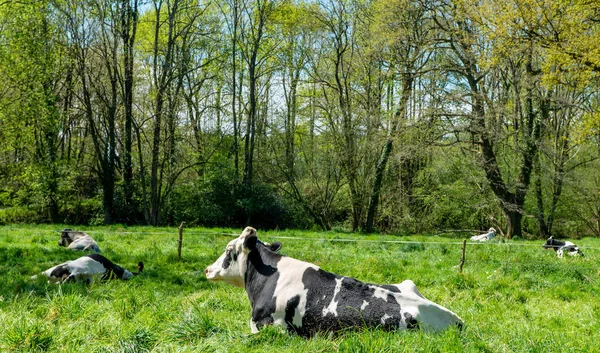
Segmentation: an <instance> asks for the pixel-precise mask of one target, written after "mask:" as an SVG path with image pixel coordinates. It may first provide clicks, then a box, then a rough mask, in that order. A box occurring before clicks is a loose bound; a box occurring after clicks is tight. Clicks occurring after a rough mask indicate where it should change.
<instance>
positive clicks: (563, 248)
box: [543, 237, 584, 258]
mask: <svg viewBox="0 0 600 353" xmlns="http://www.w3.org/2000/svg"><path fill="white" fill-rule="evenodd" d="M543 248H544V249H554V251H556V256H558V257H559V258H562V257H563V254H564V253H567V254H568V255H571V256H584V255H583V252H582V251H581V250H579V247H578V246H577V245H575V244H573V243H572V242H570V241H560V240H557V239H554V237H550V238H548V239H547V240H546V242H545V243H544V245H543Z"/></svg>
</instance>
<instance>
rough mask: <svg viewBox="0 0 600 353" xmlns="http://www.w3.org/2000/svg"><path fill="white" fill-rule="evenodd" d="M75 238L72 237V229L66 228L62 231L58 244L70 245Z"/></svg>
mask: <svg viewBox="0 0 600 353" xmlns="http://www.w3.org/2000/svg"><path fill="white" fill-rule="evenodd" d="M73 240H74V239H72V238H71V229H70V228H67V229H64V230H63V231H62V232H61V233H60V240H59V241H58V246H69V244H71V243H72V242H73Z"/></svg>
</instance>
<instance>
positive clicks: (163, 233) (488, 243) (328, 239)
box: [13, 228, 600, 250]
mask: <svg viewBox="0 0 600 353" xmlns="http://www.w3.org/2000/svg"><path fill="white" fill-rule="evenodd" d="M13 229H17V230H25V229H23V228H13ZM177 229H178V228H174V229H173V233H171V232H146V231H139V232H129V231H127V232H122V231H99V230H92V231H85V233H89V234H94V233H117V234H155V235H173V234H174V233H175V232H176V231H177ZM56 232H61V231H60V230H57V231H56ZM186 234H190V235H224V236H231V237H237V236H239V234H237V233H225V232H202V231H200V232H194V231H191V230H188V231H186ZM436 236H437V235H436ZM265 237H267V238H275V239H286V240H294V241H328V242H340V243H351V242H355V243H384V244H385V243H388V244H423V245H461V246H462V244H463V242H462V241H460V242H458V241H457V242H445V241H417V240H384V239H348V238H302V237H293V236H286V235H272V234H267V235H265ZM467 245H478V246H485V245H487V246H492V245H496V246H499V245H506V246H525V247H526V246H532V247H541V246H542V245H540V244H522V243H514V242H498V241H487V242H467ZM554 247H557V248H559V247H560V246H554ZM578 247H579V249H586V250H600V247H589V246H579V245H578Z"/></svg>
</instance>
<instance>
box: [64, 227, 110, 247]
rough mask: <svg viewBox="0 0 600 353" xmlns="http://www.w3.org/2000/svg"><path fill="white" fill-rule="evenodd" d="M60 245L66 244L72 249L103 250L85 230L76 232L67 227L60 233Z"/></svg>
mask: <svg viewBox="0 0 600 353" xmlns="http://www.w3.org/2000/svg"><path fill="white" fill-rule="evenodd" d="M58 245H59V246H66V247H68V248H69V249H71V250H89V251H92V252H101V251H100V248H99V247H98V243H96V241H95V240H94V239H92V237H90V236H89V235H87V234H86V233H84V232H76V231H72V230H71V229H68V228H67V229H65V230H63V231H62V232H61V234H60V240H59V241H58Z"/></svg>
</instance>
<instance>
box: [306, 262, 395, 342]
mask: <svg viewBox="0 0 600 353" xmlns="http://www.w3.org/2000/svg"><path fill="white" fill-rule="evenodd" d="M340 279H342V283H341V286H340V290H339V292H338V293H337V294H336V296H335V298H334V294H335V287H336V283H337V282H336V280H338V281H339V280H340ZM302 283H303V284H304V287H305V288H308V293H307V298H306V310H305V315H304V318H303V321H302V327H303V329H305V330H307V331H308V332H309V334H313V333H315V332H317V331H324V330H331V331H338V330H341V329H344V328H348V327H361V326H370V327H376V326H378V327H382V328H384V329H386V330H395V329H398V328H400V327H401V326H402V320H403V318H402V316H401V314H400V309H401V308H400V305H399V304H398V302H397V301H396V298H395V297H394V296H393V294H392V293H391V292H390V293H387V294H386V293H384V294H386V299H382V298H376V297H373V294H374V292H375V289H374V288H375V287H379V288H383V287H382V286H378V285H369V284H366V283H363V282H361V281H358V280H356V279H354V278H350V277H341V276H338V275H336V274H333V273H330V272H327V271H323V270H321V269H318V270H314V269H312V268H309V269H307V270H306V271H305V273H304V275H303V277H302ZM332 300H335V301H336V302H337V309H336V311H337V316H335V315H334V314H333V313H328V314H327V315H325V316H323V309H325V308H327V307H328V306H329V304H330V303H331V302H332ZM364 302H367V303H368V305H367V306H366V307H365V308H364V310H361V307H362V305H363V303H364ZM385 315H387V319H386V320H385V322H382V318H383V317H384V316H385Z"/></svg>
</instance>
